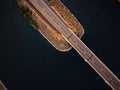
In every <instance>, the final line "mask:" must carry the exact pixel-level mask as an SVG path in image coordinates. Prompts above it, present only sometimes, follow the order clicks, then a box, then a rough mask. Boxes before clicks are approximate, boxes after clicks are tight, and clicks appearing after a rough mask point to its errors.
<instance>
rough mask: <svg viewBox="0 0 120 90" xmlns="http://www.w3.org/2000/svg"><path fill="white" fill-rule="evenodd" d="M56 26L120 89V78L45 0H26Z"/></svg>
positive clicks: (86, 59) (108, 80) (75, 47)
mask: <svg viewBox="0 0 120 90" xmlns="http://www.w3.org/2000/svg"><path fill="white" fill-rule="evenodd" d="M26 1H27V2H28V3H29V4H32V5H33V6H34V7H35V8H34V9H36V10H37V11H38V12H39V13H41V14H42V15H43V16H44V17H45V18H46V19H47V20H48V22H49V23H50V24H51V25H52V26H53V27H55V28H56V29H57V30H58V32H60V33H61V35H62V36H63V37H64V38H65V39H66V41H67V42H68V43H69V44H70V45H71V46H72V47H73V48H74V49H75V50H76V51H77V52H78V53H79V54H80V55H81V56H82V57H83V58H84V60H85V61H86V62H87V63H88V64H89V65H90V66H91V67H92V68H93V69H94V70H95V71H96V72H97V73H98V74H99V75H100V76H101V77H102V78H103V80H104V81H105V82H106V83H107V84H108V85H109V86H110V87H111V88H112V89H114V90H120V80H119V79H118V78H117V77H116V76H115V75H114V74H113V73H112V72H111V71H110V70H109V69H108V68H107V67H106V66H105V65H104V64H103V63H102V62H101V60H100V59H99V58H98V57H97V56H96V55H95V54H94V53H93V52H92V51H91V50H90V49H89V48H88V47H87V46H86V45H85V44H84V43H83V42H82V41H81V40H80V39H79V38H78V37H77V36H76V35H75V34H74V32H72V30H70V28H69V27H68V26H67V25H65V24H64V23H63V22H62V20H61V19H60V18H59V17H58V16H57V15H56V14H55V13H54V12H53V11H52V10H51V8H50V7H49V6H48V5H47V4H46V3H45V2H44V0H26Z"/></svg>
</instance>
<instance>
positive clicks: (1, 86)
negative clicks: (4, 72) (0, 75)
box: [0, 81, 7, 90]
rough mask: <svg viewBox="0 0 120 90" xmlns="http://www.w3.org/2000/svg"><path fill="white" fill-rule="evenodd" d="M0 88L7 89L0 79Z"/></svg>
mask: <svg viewBox="0 0 120 90" xmlns="http://www.w3.org/2000/svg"><path fill="white" fill-rule="evenodd" d="M0 90H7V89H6V88H5V86H4V85H3V83H2V82H1V81H0Z"/></svg>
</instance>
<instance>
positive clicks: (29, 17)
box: [11, 0, 39, 29]
mask: <svg viewBox="0 0 120 90" xmlns="http://www.w3.org/2000/svg"><path fill="white" fill-rule="evenodd" d="M11 3H12V4H13V5H14V6H15V7H16V8H17V9H18V11H19V12H20V13H21V14H23V15H24V16H25V18H26V19H27V20H28V21H29V23H30V24H31V25H32V26H33V27H34V28H35V29H38V28H39V26H38V24H37V23H36V22H35V20H34V19H33V18H32V11H31V10H30V9H29V8H28V7H25V6H23V5H19V4H18V1H17V0H11Z"/></svg>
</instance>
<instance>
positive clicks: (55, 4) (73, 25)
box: [11, 0, 84, 52]
mask: <svg viewBox="0 0 120 90" xmlns="http://www.w3.org/2000/svg"><path fill="white" fill-rule="evenodd" d="M44 2H45V3H46V4H47V5H48V6H49V7H50V8H51V9H52V10H53V11H54V12H55V13H56V14H57V15H58V16H59V18H60V19H61V20H62V21H63V22H64V23H65V24H66V25H67V26H68V27H69V28H70V29H71V30H72V31H73V32H74V33H75V34H76V35H77V36H78V37H79V38H81V37H82V36H83V34H84V29H83V27H82V25H81V24H80V23H79V21H78V20H77V19H76V17H75V16H74V15H73V14H72V13H71V11H70V10H69V9H68V8H67V7H66V6H65V5H64V4H63V3H62V2H61V1H60V0H44ZM11 3H12V4H13V5H14V6H15V7H16V8H17V10H18V11H19V12H20V13H21V14H23V16H24V17H25V18H26V19H27V20H28V22H29V23H30V24H31V25H32V26H33V28H34V29H35V30H38V31H39V32H40V33H41V35H42V36H43V37H44V38H46V40H47V41H48V42H49V43H50V44H51V45H52V46H53V47H54V48H56V49H57V50H59V51H62V52H63V51H64V52H65V51H69V50H71V48H72V47H71V45H70V44H69V43H68V42H67V41H66V40H65V39H64V37H63V36H62V35H61V33H60V32H58V31H57V30H56V28H54V27H53V26H52V25H51V24H50V23H49V22H48V21H47V20H46V19H45V18H44V16H42V15H41V14H40V13H39V12H38V11H37V10H36V9H34V7H33V5H31V3H30V2H29V0H11Z"/></svg>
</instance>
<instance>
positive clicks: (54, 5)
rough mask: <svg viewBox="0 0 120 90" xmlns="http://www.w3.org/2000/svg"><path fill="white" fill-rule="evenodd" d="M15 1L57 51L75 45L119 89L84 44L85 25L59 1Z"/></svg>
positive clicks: (65, 49) (114, 79)
mask: <svg viewBox="0 0 120 90" xmlns="http://www.w3.org/2000/svg"><path fill="white" fill-rule="evenodd" d="M14 3H15V5H16V6H17V8H18V10H19V11H20V12H21V13H22V14H23V15H24V16H25V17H26V18H27V19H28V21H29V22H30V24H31V25H32V26H33V27H34V28H35V29H37V30H38V31H39V32H40V33H41V34H42V35H43V36H44V37H45V38H46V39H47V40H48V41H49V42H50V43H51V44H52V45H53V46H54V47H55V48H56V49H57V50H59V51H69V50H70V49H71V48H74V49H75V50H76V51H77V52H78V54H79V55H81V56H82V58H83V59H84V60H85V61H86V62H87V63H88V64H89V65H90V66H91V67H92V68H93V69H94V70H95V71H96V72H97V73H98V75H99V76H100V77H101V78H102V79H103V80H104V81H105V82H106V83H107V84H108V85H109V86H110V87H111V88H112V89H113V90H120V80H119V78H118V77H117V76H116V75H115V74H114V73H113V72H112V71H111V70H110V69H109V68H108V67H107V66H106V65H105V64H104V63H103V62H102V61H101V60H100V59H99V58H98V57H97V56H96V55H95V54H94V53H93V52H92V51H91V50H90V49H89V48H88V47H87V46H86V45H85V44H84V42H83V41H82V40H81V37H82V35H83V33H84V31H83V28H82V25H81V24H80V23H79V22H78V21H77V20H76V18H75V17H74V15H72V13H71V12H70V11H69V10H68V9H67V8H66V7H65V6H64V5H63V4H62V3H61V2H60V1H59V0H18V1H17V2H16V1H15V2H14ZM28 17H29V18H28Z"/></svg>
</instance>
